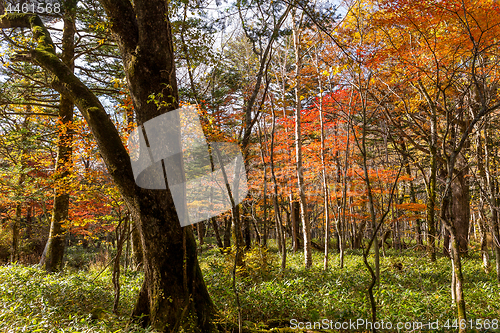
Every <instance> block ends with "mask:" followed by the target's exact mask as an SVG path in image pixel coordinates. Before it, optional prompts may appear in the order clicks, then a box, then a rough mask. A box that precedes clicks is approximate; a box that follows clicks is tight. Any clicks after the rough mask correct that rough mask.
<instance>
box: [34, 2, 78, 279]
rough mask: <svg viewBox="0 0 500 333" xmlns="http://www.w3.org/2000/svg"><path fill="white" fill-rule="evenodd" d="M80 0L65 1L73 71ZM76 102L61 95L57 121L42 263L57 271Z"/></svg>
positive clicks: (66, 54)
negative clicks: (53, 175) (54, 179)
mask: <svg viewBox="0 0 500 333" xmlns="http://www.w3.org/2000/svg"><path fill="white" fill-rule="evenodd" d="M76 3H77V0H70V1H65V2H64V6H63V8H64V15H63V22H64V26H63V37H62V55H61V60H62V62H63V63H64V64H66V66H68V68H70V70H71V71H72V72H73V71H74V63H73V57H74V56H75V42H74V39H75V16H76ZM73 108H74V105H73V102H72V101H71V99H69V98H67V97H66V96H65V95H64V94H61V96H60V102H59V112H58V120H59V122H60V127H59V129H58V131H59V133H58V142H57V157H56V170H55V172H56V177H57V182H56V187H55V189H54V207H53V209H52V219H51V222H50V231H49V238H48V240H47V243H46V244H45V249H44V251H43V255H42V258H41V259H40V265H41V266H42V267H43V268H45V270H47V271H49V272H57V271H60V270H61V269H62V268H63V257H64V249H65V244H66V230H67V228H66V227H65V226H64V223H65V222H67V221H68V208H69V193H68V186H69V180H68V178H69V176H70V174H71V171H70V168H71V163H72V153H73V149H72V142H73V129H72V128H71V127H70V126H71V123H72V122H73Z"/></svg>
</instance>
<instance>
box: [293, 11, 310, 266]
mask: <svg viewBox="0 0 500 333" xmlns="http://www.w3.org/2000/svg"><path fill="white" fill-rule="evenodd" d="M295 14H296V13H295V11H294V13H293V15H292V20H293V45H294V50H295V158H296V168H297V185H298V190H299V203H300V217H301V220H302V231H303V234H304V265H305V267H306V268H310V267H311V266H312V254H311V230H310V229H311V227H310V225H309V216H308V214H307V201H306V193H305V188H304V186H305V185H304V170H303V167H302V131H301V111H302V103H301V95H300V85H301V82H300V70H301V67H302V66H301V54H300V53H301V52H300V31H299V23H298V22H296V20H297V18H296V15H295Z"/></svg>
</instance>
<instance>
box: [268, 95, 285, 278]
mask: <svg viewBox="0 0 500 333" xmlns="http://www.w3.org/2000/svg"><path fill="white" fill-rule="evenodd" d="M271 111H272V116H273V120H272V128H271V178H272V180H273V185H274V195H273V206H274V217H275V219H276V226H277V237H278V247H279V250H280V252H281V271H284V270H285V269H286V241H285V235H284V234H285V232H284V230H283V223H282V222H281V215H280V210H279V205H278V182H277V181H276V174H275V172H274V154H273V151H274V132H275V129H276V113H275V112H274V107H273V104H272V102H271Z"/></svg>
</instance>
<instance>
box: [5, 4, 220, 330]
mask: <svg viewBox="0 0 500 333" xmlns="http://www.w3.org/2000/svg"><path fill="white" fill-rule="evenodd" d="M101 3H102V5H103V7H104V8H105V11H106V14H107V16H108V19H109V21H110V23H111V25H110V29H111V30H112V32H113V34H114V37H115V38H116V40H117V43H118V45H119V48H120V52H121V54H122V57H123V63H124V67H125V72H126V75H127V81H128V87H129V91H130V93H131V97H132V101H133V103H134V109H135V112H136V116H137V117H136V119H137V122H138V125H139V126H140V125H142V124H144V123H145V122H146V121H148V120H150V119H153V118H155V117H156V116H159V115H161V114H164V113H166V112H169V111H171V110H175V109H176V108H177V107H178V93H177V84H176V76H175V65H174V53H173V44H172V34H171V26H170V21H169V17H168V10H169V8H168V3H166V2H165V1H160V0H149V1H134V4H133V5H132V3H131V2H129V1H119V0H101ZM11 27H28V28H31V30H32V32H33V36H34V38H35V40H36V41H37V42H38V45H37V47H36V48H34V49H30V50H29V51H26V52H25V53H24V54H22V55H21V56H22V59H29V60H31V61H33V62H34V63H35V64H37V65H39V66H41V67H42V68H43V69H45V70H46V72H48V74H49V79H52V86H53V87H54V88H55V89H56V90H58V91H59V92H60V93H62V94H65V95H66V96H67V97H69V98H70V99H71V100H72V101H73V102H74V103H75V104H76V105H77V107H78V108H79V110H80V111H81V113H82V115H83V116H84V117H85V119H86V121H87V124H88V125H89V128H90V129H91V131H92V133H93V135H94V137H95V138H96V142H97V144H98V147H99V149H100V153H101V156H102V158H103V161H104V163H105V164H106V166H107V169H108V171H109V174H110V176H111V177H112V178H113V180H114V182H115V184H116V185H117V187H118V189H119V190H120V193H121V194H122V196H123V198H124V201H125V202H126V204H127V206H128V207H129V209H130V211H131V213H132V216H133V218H134V221H135V222H136V223H137V227H138V230H139V233H140V238H141V242H142V248H143V254H144V283H143V286H142V289H141V292H140V294H139V298H138V301H137V303H136V306H135V309H134V312H133V314H134V315H136V316H141V315H144V316H143V320H144V322H145V323H149V324H151V326H152V327H153V328H155V329H157V330H159V331H162V332H166V331H168V332H170V331H174V332H175V331H180V330H181V327H182V328H183V329H184V331H188V332H211V331H214V330H215V325H214V324H213V323H212V317H213V314H214V312H215V309H214V306H213V303H212V302H211V300H210V297H209V294H208V291H207V289H206V286H205V283H204V281H203V278H202V275H201V271H200V267H199V264H198V260H197V256H196V243H195V240H194V237H193V233H192V228H191V227H185V228H182V227H181V225H180V223H179V217H178V215H177V211H176V209H175V206H174V202H173V199H172V195H171V192H170V190H169V186H168V185H167V182H166V179H164V180H165V184H166V186H165V189H164V190H150V189H144V188H140V187H138V186H137V185H136V183H135V178H134V173H133V170H132V164H131V160H130V157H129V155H128V153H127V151H126V149H125V147H124V145H123V143H122V140H121V138H120V135H119V134H118V131H117V129H116V127H115V126H114V124H113V122H112V121H111V119H110V117H109V116H108V115H107V114H106V111H105V109H104V108H103V106H102V104H101V103H100V102H99V100H98V98H97V97H96V96H95V95H94V94H93V93H92V92H91V91H90V90H89V89H88V87H86V86H85V85H84V84H83V83H82V82H81V81H80V80H79V79H78V78H77V77H75V75H74V74H73V73H72V71H71V69H70V68H69V67H67V66H66V65H65V64H64V63H62V62H61V61H60V60H59V59H58V57H57V56H56V54H55V48H54V45H53V43H52V41H51V39H50V36H49V33H48V31H47V30H46V29H45V28H44V27H43V23H42V21H41V19H40V18H38V17H37V16H34V15H31V14H20V15H19V14H16V15H5V16H2V17H0V28H11ZM151 96H155V97H154V99H155V103H152V102H151ZM173 148H178V147H173ZM179 155H180V154H179ZM176 158H177V161H176V162H178V160H180V159H182V156H177V157H176ZM174 171H177V170H174Z"/></svg>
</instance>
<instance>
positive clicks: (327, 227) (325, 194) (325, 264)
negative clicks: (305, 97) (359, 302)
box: [319, 78, 342, 271]
mask: <svg viewBox="0 0 500 333" xmlns="http://www.w3.org/2000/svg"><path fill="white" fill-rule="evenodd" d="M319 90H320V95H319V122H320V128H321V133H320V135H321V170H322V173H323V197H324V199H323V200H324V201H323V206H324V214H325V251H324V258H323V269H324V270H325V271H326V270H327V269H328V245H329V242H330V211H329V209H328V208H329V207H328V198H329V196H330V194H329V191H328V181H327V178H326V162H325V121H324V119H323V100H322V99H323V86H322V84H321V78H319ZM337 220H338V219H337ZM337 232H339V230H338V229H337ZM339 247H342V245H341V241H340V237H339Z"/></svg>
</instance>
